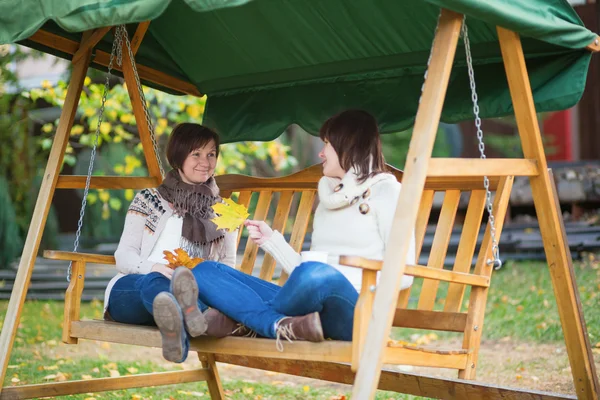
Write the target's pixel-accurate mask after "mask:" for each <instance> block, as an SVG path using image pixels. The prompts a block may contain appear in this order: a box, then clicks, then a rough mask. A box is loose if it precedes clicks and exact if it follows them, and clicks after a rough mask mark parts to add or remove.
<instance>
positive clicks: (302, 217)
mask: <svg viewBox="0 0 600 400" xmlns="http://www.w3.org/2000/svg"><path fill="white" fill-rule="evenodd" d="M315 195H316V192H315V191H311V190H305V191H303V192H302V196H301V197H300V204H299V205H298V212H296V220H295V221H294V227H293V228H292V235H291V237H290V246H292V248H293V249H294V250H296V251H297V252H300V250H302V244H303V243H304V238H305V237H306V229H307V228H308V222H309V221H310V216H311V214H312V208H313V204H314V202H315ZM287 278H288V276H287V273H286V272H285V271H282V272H281V276H280V278H279V282H278V284H279V285H283V284H284V283H285V282H286V281H287Z"/></svg>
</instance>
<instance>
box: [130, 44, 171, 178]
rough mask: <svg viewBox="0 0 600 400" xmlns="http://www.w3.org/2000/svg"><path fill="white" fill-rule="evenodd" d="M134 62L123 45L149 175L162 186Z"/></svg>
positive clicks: (134, 109)
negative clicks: (134, 70)
mask: <svg viewBox="0 0 600 400" xmlns="http://www.w3.org/2000/svg"><path fill="white" fill-rule="evenodd" d="M136 37H137V36H136ZM138 41H141V39H136V43H137V42H138ZM132 50H133V49H132ZM134 62H135V60H132V59H131V58H130V57H129V52H128V51H127V45H126V44H125V43H123V76H124V77H125V83H127V92H128V93H129V98H130V99H131V107H132V108H133V115H134V116H135V122H136V125H137V129H138V132H139V134H140V140H141V141H142V147H143V148H144V156H145V157H146V166H147V167H148V173H149V174H150V176H151V177H153V178H156V179H157V180H158V183H159V184H160V183H161V182H162V178H163V177H162V174H161V172H160V168H159V166H158V157H160V155H159V154H156V152H155V151H154V146H153V144H152V138H151V137H150V125H149V124H148V120H147V119H146V113H145V112H144V104H143V101H144V100H142V97H141V96H140V91H139V90H138V85H137V82H136V79H135V74H134V72H133V63H134Z"/></svg>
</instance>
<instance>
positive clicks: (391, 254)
mask: <svg viewBox="0 0 600 400" xmlns="http://www.w3.org/2000/svg"><path fill="white" fill-rule="evenodd" d="M462 20H463V16H462V15H461V14H458V13H455V12H452V11H449V10H446V9H442V11H441V15H440V20H439V25H438V29H437V32H436V35H435V39H434V43H433V48H432V55H431V62H430V65H429V68H428V73H427V79H426V80H425V84H424V87H423V94H422V96H421V99H420V102H419V108H418V111H417V116H416V120H415V125H414V129H413V136H412V139H411V142H410V147H409V150H408V155H407V157H406V160H407V161H406V170H405V171H404V176H403V179H402V191H401V192H400V196H399V198H398V205H397V207H396V212H395V214H394V220H393V222H392V229H391V232H390V235H389V240H388V243H393V244H394V245H393V246H389V245H388V246H387V247H386V252H385V256H384V261H383V270H382V271H381V279H380V281H379V288H378V290H377V293H376V294H375V300H374V306H373V314H372V316H371V323H370V324H369V329H368V333H367V340H366V343H365V348H364V349H363V351H362V356H361V359H360V364H359V367H358V372H357V374H356V380H355V381H354V386H353V389H352V398H354V399H365V400H366V399H372V398H374V396H375V391H376V389H377V382H379V377H380V373H381V366H382V361H383V353H384V347H385V346H386V341H387V338H388V336H389V333H390V329H391V327H392V322H393V318H394V314H395V311H396V302H397V299H398V290H399V289H400V281H401V279H402V276H403V275H404V270H405V260H406V254H407V253H408V247H409V244H410V241H411V240H410V239H411V236H412V234H413V230H414V226H415V223H416V220H417V213H418V211H419V204H420V201H419V200H420V199H421V194H422V193H423V189H424V187H425V179H426V176H427V166H428V165H429V159H430V158H431V152H432V150H433V143H434V141H435V136H436V133H437V129H438V125H439V121H440V115H441V113H442V107H443V104H444V98H445V97H446V90H447V88H448V80H449V78H450V72H451V70H452V64H453V61H454V55H455V53H456V45H457V42H458V37H459V35H460V29H461V26H462Z"/></svg>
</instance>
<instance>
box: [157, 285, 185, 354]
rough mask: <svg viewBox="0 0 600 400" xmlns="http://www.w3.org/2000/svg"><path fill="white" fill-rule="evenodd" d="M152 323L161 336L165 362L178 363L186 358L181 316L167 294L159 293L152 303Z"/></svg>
mask: <svg viewBox="0 0 600 400" xmlns="http://www.w3.org/2000/svg"><path fill="white" fill-rule="evenodd" d="M152 309H153V314H154V322H156V326H158V329H159V330H160V334H161V336H162V351H163V357H164V358H165V360H168V361H172V362H176V363H180V362H183V361H184V360H185V358H186V356H187V354H184V348H183V347H184V344H183V335H185V332H184V331H183V316H182V314H181V310H180V309H179V306H178V305H177V302H176V300H175V298H174V297H173V296H171V295H170V294H169V293H164V292H163V293H159V294H158V295H157V296H156V297H155V298H154V302H153V303H152Z"/></svg>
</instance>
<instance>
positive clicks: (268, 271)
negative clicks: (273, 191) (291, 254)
mask: <svg viewBox="0 0 600 400" xmlns="http://www.w3.org/2000/svg"><path fill="white" fill-rule="evenodd" d="M293 199H294V192H289V191H287V192H281V194H280V197H279V201H278V203H277V209H276V210H275V218H273V224H272V225H271V228H273V230H277V231H279V232H281V234H284V233H285V227H286V225H287V220H288V216H289V214H290V208H291V207H292V200H293ZM274 271H275V259H274V258H273V256H271V255H270V254H268V253H265V257H264V259H263V264H262V267H261V268H260V279H263V280H266V281H270V280H271V279H273V272H274Z"/></svg>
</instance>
